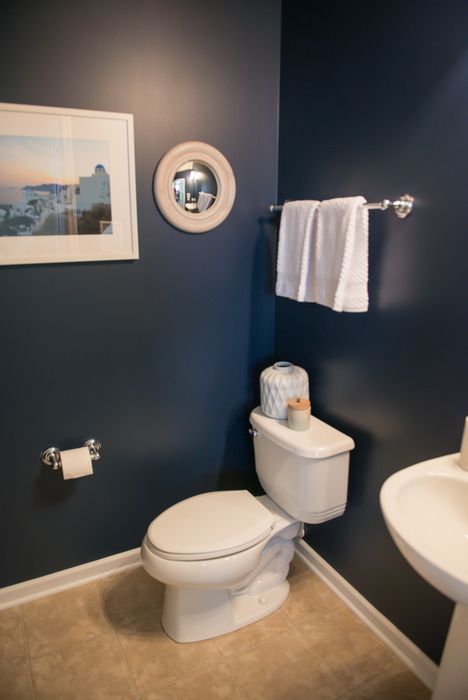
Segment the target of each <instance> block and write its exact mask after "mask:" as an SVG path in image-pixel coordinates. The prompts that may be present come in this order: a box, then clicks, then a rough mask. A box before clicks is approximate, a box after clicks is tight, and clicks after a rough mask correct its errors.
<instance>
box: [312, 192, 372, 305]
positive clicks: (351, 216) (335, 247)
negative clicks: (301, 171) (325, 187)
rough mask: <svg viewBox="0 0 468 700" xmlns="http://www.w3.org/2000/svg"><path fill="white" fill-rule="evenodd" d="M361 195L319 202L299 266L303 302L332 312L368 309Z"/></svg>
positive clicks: (366, 241)
mask: <svg viewBox="0 0 468 700" xmlns="http://www.w3.org/2000/svg"><path fill="white" fill-rule="evenodd" d="M365 202H366V200H365V199H364V197H340V198H337V199H330V200H326V201H324V202H321V203H320V206H319V207H318V210H317V214H316V217H315V227H314V232H313V236H312V237H311V239H310V245H309V247H308V249H307V250H304V257H305V261H304V263H303V265H302V273H301V274H302V277H303V287H304V294H303V296H302V300H303V301H313V302H317V303H318V304H323V305H324V306H329V307H330V308H332V309H333V310H334V311H367V309H368V307H369V296H368V292H367V281H368V258H369V253H368V244H369V213H368V210H367V209H366V208H365V207H363V206H362V205H363V204H365Z"/></svg>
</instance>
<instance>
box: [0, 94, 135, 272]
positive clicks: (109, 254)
mask: <svg viewBox="0 0 468 700" xmlns="http://www.w3.org/2000/svg"><path fill="white" fill-rule="evenodd" d="M0 134H2V135H8V136H33V137H34V136H35V137H48V138H55V139H64V153H66V152H67V142H68V144H69V143H70V139H87V140H97V141H106V142H107V144H108V148H109V160H110V167H109V171H110V189H111V194H110V199H111V207H112V225H113V233H112V235H83V234H81V235H72V236H63V235H54V236H24V237H23V236H20V237H16V236H11V237H10V236H0V265H15V264H26V263H45V262H76V261H86V260H119V259H120V260H128V259H136V258H138V231H137V212H136V185H135V154H134V136H133V115H131V114H119V113H115V112H96V111H92V110H81V109H61V108H56V107H37V106H32V105H16V104H5V103H0ZM65 170H66V166H65ZM64 174H65V175H66V172H65V173H64ZM25 184H27V183H25Z"/></svg>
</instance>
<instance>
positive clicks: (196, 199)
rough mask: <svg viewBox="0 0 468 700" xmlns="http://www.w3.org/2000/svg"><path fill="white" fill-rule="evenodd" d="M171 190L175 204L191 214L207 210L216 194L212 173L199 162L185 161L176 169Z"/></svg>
mask: <svg viewBox="0 0 468 700" xmlns="http://www.w3.org/2000/svg"><path fill="white" fill-rule="evenodd" d="M172 189H173V192H174V197H175V200H176V202H177V204H178V205H179V206H180V207H181V209H184V210H185V211H187V212H189V213H191V214H199V213H200V212H202V211H206V210H207V209H209V208H210V207H211V206H212V205H213V204H214V202H215V201H216V196H217V194H218V185H217V182H216V177H215V176H214V173H213V171H212V170H210V168H208V166H206V165H205V164H204V163H202V162H201V161H199V160H189V161H186V162H185V163H182V165H180V166H179V167H178V168H177V172H176V173H175V175H174V180H173V181H172Z"/></svg>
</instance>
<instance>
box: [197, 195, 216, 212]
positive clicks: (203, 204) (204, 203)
mask: <svg viewBox="0 0 468 700" xmlns="http://www.w3.org/2000/svg"><path fill="white" fill-rule="evenodd" d="M215 199H216V197H215V196H214V195H213V194H210V193H209V192H200V193H199V195H198V199H197V209H198V211H206V210H207V209H208V207H209V206H211V204H212V203H213V201H214V200H215Z"/></svg>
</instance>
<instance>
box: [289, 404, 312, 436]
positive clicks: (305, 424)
mask: <svg viewBox="0 0 468 700" xmlns="http://www.w3.org/2000/svg"><path fill="white" fill-rule="evenodd" d="M288 426H289V427H290V428H291V430H308V429H309V427H310V401H309V399H301V398H300V397H297V398H296V399H289V401H288Z"/></svg>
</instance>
